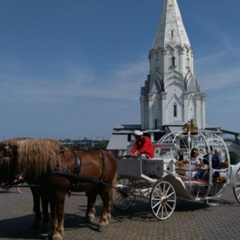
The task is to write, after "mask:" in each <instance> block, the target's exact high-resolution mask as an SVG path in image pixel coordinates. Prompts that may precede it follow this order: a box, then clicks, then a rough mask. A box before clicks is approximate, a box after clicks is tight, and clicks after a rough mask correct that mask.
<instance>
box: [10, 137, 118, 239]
mask: <svg viewBox="0 0 240 240" xmlns="http://www.w3.org/2000/svg"><path fill="white" fill-rule="evenodd" d="M12 147H13V148H12V159H13V161H15V167H14V168H13V169H12V171H13V172H14V174H15V173H17V172H21V173H24V175H25V176H28V177H33V176H35V177H36V178H40V185H41V189H44V191H45V193H46V194H47V196H48V200H49V202H50V209H51V217H52V220H51V226H50V227H51V229H50V231H49V234H48V236H49V239H62V237H63V233H64V226H63V220H64V217H63V216H64V201H65V195H66V193H68V192H71V191H73V192H74V191H75V192H86V195H87V198H88V204H87V212H86V218H87V219H88V220H89V221H93V220H94V218H95V202H96V197H97V195H100V196H101V199H102V201H103V211H102V214H101V217H100V221H99V227H103V226H106V225H107V224H108V221H109V219H110V218H111V201H112V200H113V197H114V192H115V188H114V186H115V185H116V184H117V173H116V171H117V162H116V160H115V158H114V157H113V156H112V155H111V154H109V153H108V152H107V151H104V150H90V151H85V152H78V153H76V152H74V151H72V150H70V149H68V148H66V147H64V148H60V144H59V142H58V141H55V140H49V139H26V140H23V141H18V142H17V143H16V144H13V146H12Z"/></svg>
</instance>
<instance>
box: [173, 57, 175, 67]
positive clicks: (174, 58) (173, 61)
mask: <svg viewBox="0 0 240 240" xmlns="http://www.w3.org/2000/svg"><path fill="white" fill-rule="evenodd" d="M172 66H173V67H174V66H175V57H172Z"/></svg>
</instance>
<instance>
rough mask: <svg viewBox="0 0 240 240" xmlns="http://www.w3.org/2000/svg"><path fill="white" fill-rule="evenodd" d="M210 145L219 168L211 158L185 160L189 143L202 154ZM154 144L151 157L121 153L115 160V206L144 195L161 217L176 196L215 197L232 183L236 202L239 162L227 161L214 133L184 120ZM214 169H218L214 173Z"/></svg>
mask: <svg viewBox="0 0 240 240" xmlns="http://www.w3.org/2000/svg"><path fill="white" fill-rule="evenodd" d="M210 146H212V147H213V149H214V150H215V151H216V154H219V157H220V159H221V169H213V167H212V163H211V161H209V164H206V165H204V164H201V165H197V166H196V165H194V166H193V165H191V164H189V163H186V162H189V161H187V159H190V151H191V149H192V148H193V147H195V148H198V149H199V150H200V153H201V155H202V156H203V155H204V154H205V152H204V151H205V149H206V147H208V149H209V147H210ZM154 148H155V155H154V158H152V159H147V160H144V159H140V158H127V157H123V158H120V159H119V160H118V174H119V183H118V188H117V198H116V200H115V201H114V206H115V207H116V208H117V209H119V210H127V209H129V208H130V207H131V206H132V204H133V203H134V202H135V198H136V197H142V198H147V199H149V203H150V207H151V211H152V213H153V215H154V216H155V217H156V218H158V219H159V220H165V219H168V218H169V217H170V216H171V215H172V214H173V212H174V210H175V207H176V201H177V197H183V198H185V199H189V200H194V201H208V200H210V199H216V198H219V197H220V196H221V195H222V193H223V191H224V189H225V187H226V186H227V185H229V186H231V187H233V192H234V195H235V197H236V199H237V201H238V202H240V163H238V164H237V165H230V157H229V153H228V149H227V147H226V145H225V143H224V141H223V139H222V138H221V137H220V136H219V135H218V134H217V133H214V132H210V131H198V130H197V129H196V127H195V125H192V126H189V123H188V125H185V126H184V127H183V131H180V132H177V133H170V134H166V135H165V136H164V137H163V138H161V139H160V140H159V142H158V143H157V144H154ZM209 159H211V156H210V157H209ZM196 172H202V173H203V174H200V175H202V177H201V178H197V177H196ZM214 172H218V174H217V177H214V176H215V175H216V174H214ZM205 173H207V174H208V175H207V176H208V177H207V179H206V178H205V177H204V176H205Z"/></svg>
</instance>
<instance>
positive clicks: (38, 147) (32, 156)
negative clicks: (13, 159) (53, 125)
mask: <svg viewBox="0 0 240 240" xmlns="http://www.w3.org/2000/svg"><path fill="white" fill-rule="evenodd" d="M15 146H16V149H17V164H18V170H19V171H20V172H22V173H26V174H27V175H31V176H35V177H36V178H37V177H38V176H40V175H41V174H43V173H46V172H48V171H52V170H54V169H55V168H56V166H58V165H59V164H61V161H58V152H59V149H60V146H61V143H60V142H59V141H57V140H53V139H25V140H20V141H17V143H16V145H15Z"/></svg>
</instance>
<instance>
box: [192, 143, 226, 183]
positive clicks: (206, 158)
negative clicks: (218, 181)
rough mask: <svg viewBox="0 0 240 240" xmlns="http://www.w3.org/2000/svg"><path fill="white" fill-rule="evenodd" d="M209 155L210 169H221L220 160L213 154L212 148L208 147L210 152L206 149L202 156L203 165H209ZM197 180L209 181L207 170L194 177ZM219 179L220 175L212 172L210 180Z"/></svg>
mask: <svg viewBox="0 0 240 240" xmlns="http://www.w3.org/2000/svg"><path fill="white" fill-rule="evenodd" d="M210 155H211V161H212V169H216V170H217V169H221V168H222V163H221V159H220V158H219V156H218V155H217V154H215V153H214V152H213V147H212V146H210V151H209V150H208V147H206V154H205V155H204V156H203V163H204V164H206V165H209V156H210ZM196 177H197V178H202V179H205V180H208V179H209V171H208V170H207V171H206V172H200V173H198V174H197V176H196ZM218 177H220V174H219V172H218V171H214V172H213V175H212V178H218Z"/></svg>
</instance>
